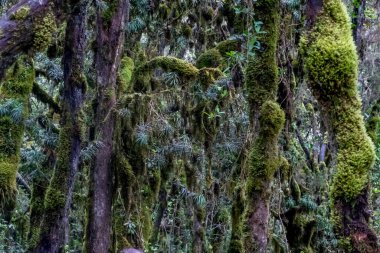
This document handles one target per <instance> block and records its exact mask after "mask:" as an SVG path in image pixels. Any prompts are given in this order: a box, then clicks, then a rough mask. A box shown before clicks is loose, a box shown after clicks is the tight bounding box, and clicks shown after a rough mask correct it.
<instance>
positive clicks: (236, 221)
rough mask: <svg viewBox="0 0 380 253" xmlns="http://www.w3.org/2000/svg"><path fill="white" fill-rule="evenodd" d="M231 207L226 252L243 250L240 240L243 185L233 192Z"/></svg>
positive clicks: (239, 252)
mask: <svg viewBox="0 0 380 253" xmlns="http://www.w3.org/2000/svg"><path fill="white" fill-rule="evenodd" d="M232 201H233V202H232V209H231V217H232V224H231V240H230V245H229V247H228V253H241V252H243V241H242V232H243V227H242V216H243V212H244V208H245V207H244V203H245V202H244V190H243V187H241V186H237V187H236V189H235V192H234V196H233V200H232Z"/></svg>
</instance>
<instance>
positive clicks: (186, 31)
mask: <svg viewBox="0 0 380 253" xmlns="http://www.w3.org/2000/svg"><path fill="white" fill-rule="evenodd" d="M192 32H193V29H191V26H189V25H187V24H184V25H182V27H181V34H182V35H183V36H184V37H185V38H190V37H191V34H192Z"/></svg>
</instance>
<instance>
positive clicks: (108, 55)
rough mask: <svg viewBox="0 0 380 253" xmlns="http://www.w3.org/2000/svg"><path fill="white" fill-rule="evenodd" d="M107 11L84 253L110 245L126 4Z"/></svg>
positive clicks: (98, 54) (100, 39) (102, 14)
mask: <svg viewBox="0 0 380 253" xmlns="http://www.w3.org/2000/svg"><path fill="white" fill-rule="evenodd" d="M107 3H108V8H107V9H106V10H98V11H97V14H96V15H97V19H96V22H97V31H96V50H95V69H96V85H97V99H96V101H97V104H96V105H95V108H94V109H95V136H96V138H97V140H98V141H101V142H102V144H103V148H102V149H99V150H98V151H97V152H96V156H95V161H94V163H93V165H92V168H91V171H90V208H89V219H88V228H87V240H88V242H87V245H86V251H87V252H91V253H104V252H108V250H109V248H110V246H111V240H110V234H111V206H112V181H113V172H112V162H111V158H112V151H113V133H114V130H115V129H114V128H115V114H114V111H113V110H114V109H115V105H116V92H117V87H116V78H117V73H118V69H119V66H120V60H121V56H122V54H123V44H124V28H125V24H126V22H127V20H128V14H129V1H128V0H113V1H107Z"/></svg>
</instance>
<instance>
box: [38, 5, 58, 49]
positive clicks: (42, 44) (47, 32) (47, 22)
mask: <svg viewBox="0 0 380 253" xmlns="http://www.w3.org/2000/svg"><path fill="white" fill-rule="evenodd" d="M56 29H57V28H56V22H55V16H54V13H53V11H52V10H50V11H48V12H47V13H46V14H45V16H43V17H37V18H36V19H35V21H34V23H33V31H34V32H33V34H34V38H33V50H34V51H37V52H38V51H44V50H45V49H46V48H47V47H48V46H49V45H50V43H51V40H52V35H53V33H54V31H55V30H56Z"/></svg>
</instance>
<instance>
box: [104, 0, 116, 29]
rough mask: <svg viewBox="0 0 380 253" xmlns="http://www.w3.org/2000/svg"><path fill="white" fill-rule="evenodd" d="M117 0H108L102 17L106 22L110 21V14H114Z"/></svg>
mask: <svg viewBox="0 0 380 253" xmlns="http://www.w3.org/2000/svg"><path fill="white" fill-rule="evenodd" d="M117 6H118V5H117V1H115V0H111V1H108V6H107V8H106V10H105V11H104V12H103V18H104V21H105V22H106V23H108V24H109V23H110V22H111V20H112V16H113V15H114V13H115V11H116V8H117Z"/></svg>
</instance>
